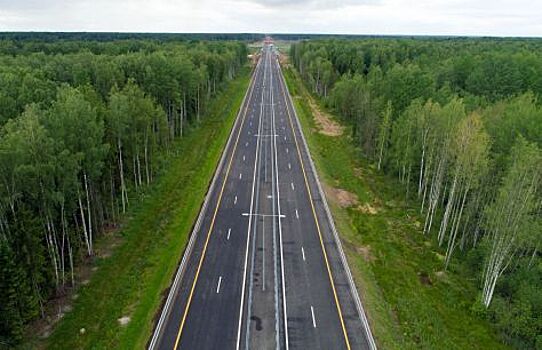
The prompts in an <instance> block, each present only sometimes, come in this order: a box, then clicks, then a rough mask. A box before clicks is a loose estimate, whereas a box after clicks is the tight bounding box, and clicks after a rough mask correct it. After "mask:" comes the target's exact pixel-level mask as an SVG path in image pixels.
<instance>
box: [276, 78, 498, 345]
mask: <svg viewBox="0 0 542 350" xmlns="http://www.w3.org/2000/svg"><path fill="white" fill-rule="evenodd" d="M285 73H286V79H287V82H288V86H289V89H290V92H291V93H292V95H293V96H294V103H295V107H296V111H297V113H298V116H299V118H300V121H301V124H302V126H303V131H304V134H305V136H306V138H307V142H308V144H309V148H310V151H311V155H312V157H313V159H314V161H315V164H316V167H317V170H318V173H319V174H320V176H321V179H322V181H323V182H324V183H325V184H326V185H327V186H334V187H338V188H342V189H345V190H347V191H349V192H352V193H354V194H356V195H357V197H358V198H359V201H360V204H362V205H364V204H366V203H368V204H370V205H371V206H372V207H373V208H374V209H376V211H377V212H376V213H373V214H371V213H367V212H364V211H361V210H359V209H356V208H341V207H339V206H338V205H337V204H336V203H334V202H333V201H332V200H330V207H331V211H332V213H333V217H334V219H335V223H336V225H337V228H338V230H339V232H340V235H341V239H342V241H343V244H344V248H345V253H346V255H347V258H348V261H349V264H350V267H351V269H352V273H353V274H354V279H355V280H356V284H357V286H360V287H361V288H359V292H360V295H361V298H362V300H363V304H364V306H365V309H366V311H367V313H368V318H369V322H370V323H371V328H372V330H373V333H374V336H375V339H376V341H377V344H378V346H379V348H381V349H501V348H505V346H504V345H503V344H502V343H500V342H499V338H498V336H497V335H496V334H495V333H494V331H493V330H492V328H491V325H490V324H488V323H487V322H486V321H484V320H482V319H480V318H478V317H477V316H476V315H475V314H474V313H473V312H471V311H470V310H471V306H472V305H473V304H474V302H475V300H476V294H477V283H478V281H472V280H468V279H465V278H464V277H462V273H461V267H458V266H455V265H454V266H453V268H452V269H450V270H449V271H446V272H444V271H443V270H444V264H443V256H442V251H441V250H440V249H439V248H438V246H437V245H436V244H435V242H434V240H433V239H432V238H431V237H429V236H424V235H423V233H422V225H423V224H422V223H423V218H422V217H420V215H419V205H418V204H417V203H416V202H414V201H407V200H406V199H405V191H404V188H403V187H402V186H401V185H400V184H399V183H398V182H397V181H396V180H395V179H391V178H389V177H386V176H384V175H382V173H381V172H379V171H377V170H376V169H375V167H374V166H373V165H371V164H370V163H369V162H367V161H366V160H364V159H363V157H362V155H361V152H360V150H359V149H357V148H356V147H354V144H353V142H352V140H351V138H350V137H349V136H347V135H349V132H350V131H349V130H348V129H346V130H345V133H344V135H343V136H340V137H329V136H325V135H322V134H321V133H319V132H317V131H316V126H315V124H314V120H313V117H312V111H311V109H310V106H309V105H308V103H307V97H308V92H307V91H306V89H305V88H304V86H303V84H302V82H301V80H300V78H299V76H298V74H297V73H296V72H295V71H293V70H286V71H285ZM362 250H363V251H364V252H365V253H364V254H362ZM367 252H368V253H367ZM463 275H464V274H463ZM424 276H427V277H424ZM422 280H424V281H422Z"/></svg>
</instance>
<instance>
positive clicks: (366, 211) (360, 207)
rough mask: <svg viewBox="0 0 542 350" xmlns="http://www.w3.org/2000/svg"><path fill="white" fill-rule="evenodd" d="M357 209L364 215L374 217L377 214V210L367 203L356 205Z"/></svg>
mask: <svg viewBox="0 0 542 350" xmlns="http://www.w3.org/2000/svg"><path fill="white" fill-rule="evenodd" d="M357 209H358V210H359V211H360V212H362V213H364V214H371V215H375V214H377V213H378V209H376V208H375V207H374V206H372V205H371V204H369V203H364V204H361V205H358V207H357Z"/></svg>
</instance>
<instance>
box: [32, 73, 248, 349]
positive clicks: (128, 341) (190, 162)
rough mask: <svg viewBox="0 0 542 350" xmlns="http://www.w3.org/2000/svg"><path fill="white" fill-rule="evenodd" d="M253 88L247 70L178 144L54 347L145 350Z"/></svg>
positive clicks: (53, 340) (82, 293) (51, 342)
mask: <svg viewBox="0 0 542 350" xmlns="http://www.w3.org/2000/svg"><path fill="white" fill-rule="evenodd" d="M248 81H249V70H248V69H246V70H244V72H243V74H242V75H241V76H240V77H239V78H237V79H236V80H235V81H233V82H231V83H230V84H229V85H228V87H227V88H226V90H225V91H224V92H223V93H222V94H221V95H220V96H218V97H217V99H216V100H215V101H214V102H213V103H212V105H211V107H210V110H209V113H208V115H207V117H206V118H205V119H204V120H203V121H202V122H201V125H200V127H199V128H194V129H193V130H192V131H191V132H190V133H189V134H188V135H187V136H186V137H184V138H183V139H181V140H179V141H178V142H177V143H176V144H175V146H174V151H175V152H174V155H171V156H169V157H168V159H167V161H166V164H165V167H164V168H163V169H164V170H163V171H162V174H160V176H159V178H158V180H157V182H156V183H155V184H153V185H152V186H151V188H150V189H149V191H147V193H146V194H145V196H143V197H144V198H142V199H141V200H140V201H139V202H138V203H137V204H135V206H133V207H132V208H130V211H129V215H128V217H127V219H126V223H125V225H124V227H123V228H122V229H121V230H120V231H119V232H118V233H116V234H117V235H120V236H121V237H122V239H121V244H120V245H119V247H118V248H117V249H116V250H115V251H114V253H113V255H112V256H111V257H109V258H105V259H103V258H102V259H98V260H97V261H96V266H97V267H98V270H97V271H96V272H95V273H94V275H93V276H92V279H91V281H90V283H89V284H88V285H86V286H83V287H81V288H80V290H79V291H78V295H79V297H78V298H77V300H76V302H75V304H74V309H73V311H71V312H69V313H68V314H66V316H65V317H64V319H62V320H61V321H60V322H59V324H58V325H57V327H56V329H55V330H54V332H53V334H52V335H51V336H50V338H49V339H48V340H47V342H46V344H45V345H46V347H47V348H51V349H143V348H144V347H145V345H146V343H147V341H148V339H149V337H150V335H151V332H152V328H153V326H154V318H155V317H156V315H157V312H158V309H159V307H160V303H161V301H162V296H164V295H166V293H167V288H168V287H169V285H170V282H171V280H172V276H173V274H174V273H175V270H176V267H177V266H178V263H179V261H180V259H181V256H182V253H183V251H184V247H185V244H186V243H187V240H188V237H189V233H190V231H191V229H192V226H193V223H194V221H195V219H196V217H197V215H198V213H199V210H200V206H201V204H202V203H203V200H204V196H205V193H206V190H207V187H208V184H209V182H210V180H211V178H212V175H213V174H214V170H215V168H216V165H217V163H218V160H219V159H220V155H221V153H222V150H223V147H224V145H225V142H226V140H227V137H228V135H229V132H230V129H231V126H232V124H233V121H234V120H235V116H236V114H237V112H238V110H239V108H240V104H241V101H242V98H243V96H244V93H245V91H246V89H247V86H248ZM133 203H135V202H133ZM99 244H100V242H98V247H99ZM98 249H99V248H98ZM125 315H127V316H130V317H131V321H130V322H129V323H128V325H126V326H120V325H119V323H118V321H117V319H118V318H120V317H122V316H125ZM81 328H85V330H86V332H85V333H84V334H80V329H81ZM37 346H41V345H40V344H38V345H37Z"/></svg>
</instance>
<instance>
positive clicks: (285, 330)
mask: <svg viewBox="0 0 542 350" xmlns="http://www.w3.org/2000/svg"><path fill="white" fill-rule="evenodd" d="M271 98H273V94H271ZM272 117H273V122H272V126H273V127H272V133H273V134H274V135H276V134H277V129H276V121H275V109H274V108H273V114H272ZM273 146H274V147H273V148H274V156H275V157H274V161H275V162H274V164H275V169H276V170H275V181H276V182H275V188H276V194H277V210H278V216H279V219H278V226H279V252H280V273H281V287H282V288H281V291H282V310H283V318H284V320H283V321H284V322H283V327H284V337H285V345H286V347H285V350H289V348H290V347H289V339H288V310H287V308H286V285H285V278H284V251H283V242H282V222H281V220H280V218H281V217H284V215H282V213H281V210H280V186H279V169H280V168H279V160H278V155H277V138H276V137H273ZM277 320H278V319H277ZM278 334H279V332H277V333H276V335H277V337H278ZM277 339H278V338H277ZM277 345H278V341H277Z"/></svg>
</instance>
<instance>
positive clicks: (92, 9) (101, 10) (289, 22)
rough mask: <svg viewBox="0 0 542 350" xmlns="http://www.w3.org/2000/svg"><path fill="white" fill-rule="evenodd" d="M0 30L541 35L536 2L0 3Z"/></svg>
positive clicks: (541, 4) (541, 7) (541, 2)
mask: <svg viewBox="0 0 542 350" xmlns="http://www.w3.org/2000/svg"><path fill="white" fill-rule="evenodd" d="M0 31H120V32H259V33H279V32H280V33H350V34H436V35H494V36H542V0H532V1H529V0H470V1H469V0H417V1H407V0H342V1H341V0H222V1H219V0H71V1H62V0H0Z"/></svg>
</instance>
